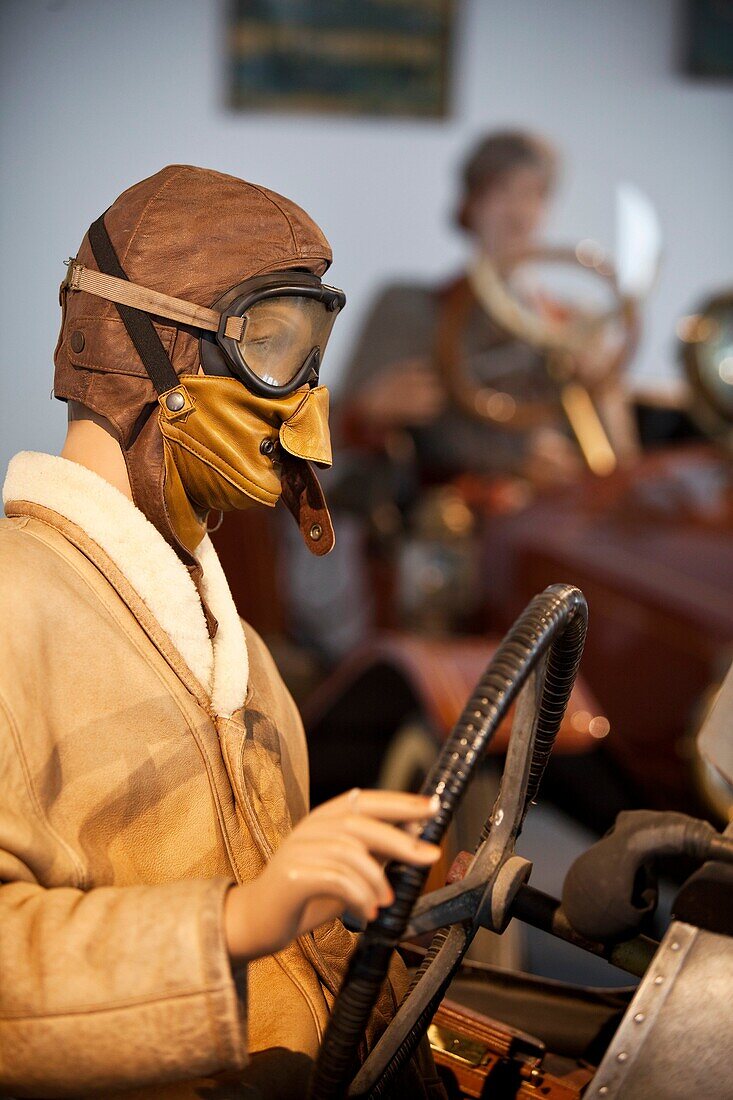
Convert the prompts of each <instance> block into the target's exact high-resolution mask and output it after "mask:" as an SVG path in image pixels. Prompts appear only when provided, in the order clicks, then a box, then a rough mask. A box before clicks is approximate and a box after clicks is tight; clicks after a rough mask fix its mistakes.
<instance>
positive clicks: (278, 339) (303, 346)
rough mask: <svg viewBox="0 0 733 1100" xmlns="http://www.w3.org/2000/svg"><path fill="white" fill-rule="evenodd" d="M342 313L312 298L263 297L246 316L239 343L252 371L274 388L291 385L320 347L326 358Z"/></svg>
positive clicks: (290, 296)
mask: <svg viewBox="0 0 733 1100" xmlns="http://www.w3.org/2000/svg"><path fill="white" fill-rule="evenodd" d="M337 315H338V313H337V311H336V310H331V309H329V308H328V306H327V305H326V304H325V303H324V302H322V301H319V300H318V299H316V298H312V297H301V296H299V295H287V296H283V297H270V298H262V299H260V300H259V301H258V302H254V303H253V305H251V306H250V307H249V309H248V310H247V311H246V313H245V314H244V320H245V325H244V332H243V333H242V338H241V340H239V348H240V351H241V353H242V358H243V359H244V362H245V363H246V364H247V366H248V367H249V369H250V370H251V371H252V372H253V373H254V374H256V375H257V377H258V378H261V379H262V381H263V382H266V383H267V384H268V385H270V386H287V385H289V383H291V382H292V381H293V379H294V378H295V377H296V376H297V374H298V372H299V371H300V370H301V369H302V367H303V365H304V363H305V362H306V360H307V359H308V357H309V356H310V355H311V353H312V352H313V349H314V348H317V349H318V351H319V353H320V357H321V358H323V352H324V350H325V347H326V344H327V343H328V339H329V337H330V335H331V329H332V328H333V323H334V321H335V320H336V317H337Z"/></svg>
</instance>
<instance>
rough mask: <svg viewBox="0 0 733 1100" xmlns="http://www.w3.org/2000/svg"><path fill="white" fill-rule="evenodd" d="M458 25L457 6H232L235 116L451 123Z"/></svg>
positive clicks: (255, 2) (374, 1)
mask: <svg viewBox="0 0 733 1100" xmlns="http://www.w3.org/2000/svg"><path fill="white" fill-rule="evenodd" d="M452 25H453V0H235V2H233V3H232V4H231V5H230V15H229V25H228V50H229V59H228V60H229V100H230V103H231V106H232V107H234V108H236V109H238V110H245V111H260V110H267V111H289V112H320V113H338V114H350V115H385V116H408V117H415V118H441V117H444V116H445V115H446V114H447V111H448V98H449V95H448V84H449V67H450V65H449V63H450V47H451V32H452Z"/></svg>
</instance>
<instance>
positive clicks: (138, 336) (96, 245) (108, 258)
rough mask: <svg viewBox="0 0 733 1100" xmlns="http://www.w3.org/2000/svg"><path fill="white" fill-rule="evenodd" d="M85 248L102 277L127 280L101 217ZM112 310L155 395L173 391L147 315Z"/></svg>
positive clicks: (164, 355) (129, 309)
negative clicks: (132, 345) (90, 252)
mask: <svg viewBox="0 0 733 1100" xmlns="http://www.w3.org/2000/svg"><path fill="white" fill-rule="evenodd" d="M89 244H90V245H91V247H92V252H93V254H94V259H95V260H96V261H97V267H98V268H99V270H100V271H101V272H102V273H103V274H105V275H113V276H114V277H115V278H116V279H127V275H126V274H125V272H124V270H123V268H122V264H121V263H120V261H119V259H118V256H117V253H116V252H115V248H114V245H113V244H112V241H111V240H110V237H109V233H108V232H107V227H106V225H105V224H104V214H102V216H101V217H99V218H97V220H96V221H95V222H93V223H92V224H91V225H90V227H89ZM128 281H129V280H128ZM115 307H116V309H117V312H118V313H119V315H120V317H121V318H122V322H123V324H124V326H125V328H126V329H127V334H128V336H129V337H130V339H131V340H132V342H133V344H134V346H135V351H136V352H137V353H138V355H139V356H140V359H141V361H142V364H143V366H144V367H145V370H146V371H147V372H148V376H149V378H150V381H151V382H152V383H153V385H154V386H155V389H156V392H157V393H159V394H161V393H167V391H168V390H172V389H174V387H175V386H177V385H178V375H177V374H176V372H175V370H174V369H173V364H172V363H171V361H170V359H169V358H168V355H167V353H166V350H165V348H164V347H163V343H162V341H161V339H160V336H158V333H157V332H156V329H155V325H154V324H153V322H152V319H151V317H150V315H149V314H148V313H144V312H143V311H142V310H140V309H133V308H132V307H131V306H125V305H122V303H121V302H115Z"/></svg>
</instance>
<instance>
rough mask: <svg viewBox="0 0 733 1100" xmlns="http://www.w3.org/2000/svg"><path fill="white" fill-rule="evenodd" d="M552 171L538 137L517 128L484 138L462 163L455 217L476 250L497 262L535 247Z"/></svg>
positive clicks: (550, 155)
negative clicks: (461, 186) (458, 201)
mask: <svg viewBox="0 0 733 1100" xmlns="http://www.w3.org/2000/svg"><path fill="white" fill-rule="evenodd" d="M556 174H557V158H556V155H555V153H554V151H553V150H552V149H551V147H550V146H549V145H548V144H547V143H546V142H545V141H543V140H542V139H540V138H537V137H534V136H533V135H531V134H527V133H522V132H521V131H516V132H514V131H505V132H497V133H494V134H489V136H488V137H486V138H484V139H483V140H482V141H481V142H480V143H479V145H478V146H477V147H476V148H475V149H473V150H472V152H471V153H470V155H469V157H468V160H467V161H466V163H465V164H464V167H463V172H462V180H463V198H462V200H461V204H460V207H459V210H458V215H457V220H458V223H459V225H461V226H462V228H464V229H465V230H466V231H467V232H468V233H469V234H470V235H471V236H472V237H473V239H474V240H475V242H476V246H477V249H478V251H480V252H481V253H483V254H484V255H486V256H489V257H490V258H492V259H493V260H495V261H498V262H501V261H502V260H503V259H505V258H508V257H510V256H512V255H515V254H516V253H519V252H523V251H525V250H527V249H529V248H532V247H535V246H536V245H537V243H538V237H539V234H540V232H541V230H542V227H543V224H544V220H545V216H546V213H547V207H548V203H549V200H550V198H551V196H552V191H553V188H554V184H555V179H556Z"/></svg>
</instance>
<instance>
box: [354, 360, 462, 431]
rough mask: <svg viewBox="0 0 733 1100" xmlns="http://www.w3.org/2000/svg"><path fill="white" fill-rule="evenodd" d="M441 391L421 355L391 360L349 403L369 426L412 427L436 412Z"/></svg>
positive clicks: (442, 399)
mask: <svg viewBox="0 0 733 1100" xmlns="http://www.w3.org/2000/svg"><path fill="white" fill-rule="evenodd" d="M444 404H445V394H444V392H443V388H442V386H441V384H440V380H439V378H438V377H437V375H436V373H435V371H434V370H432V369H431V367H430V365H429V364H428V363H427V362H426V361H425V360H423V359H405V360H403V361H402V362H400V363H394V364H392V366H391V367H390V368H389V369H388V371H387V372H386V373H385V374H384V375H382V376H380V377H379V378H375V379H374V381H373V382H370V383H369V384H368V385H367V386H366V387H365V388H364V390H363V391H362V392H361V393H360V394H357V395H356V396H355V397H354V400H353V405H352V407H353V408H355V409H356V410H357V412H358V414H359V415H360V416H361V417H362V418H363V419H364V420H365V421H367V422H368V423H369V424H370V425H371V426H373V427H376V428H380V429H384V428H414V427H419V426H421V425H424V424H430V423H432V421H434V420H435V419H436V417H437V416H438V415H439V414H440V412H441V410H442V408H443V406H444Z"/></svg>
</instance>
